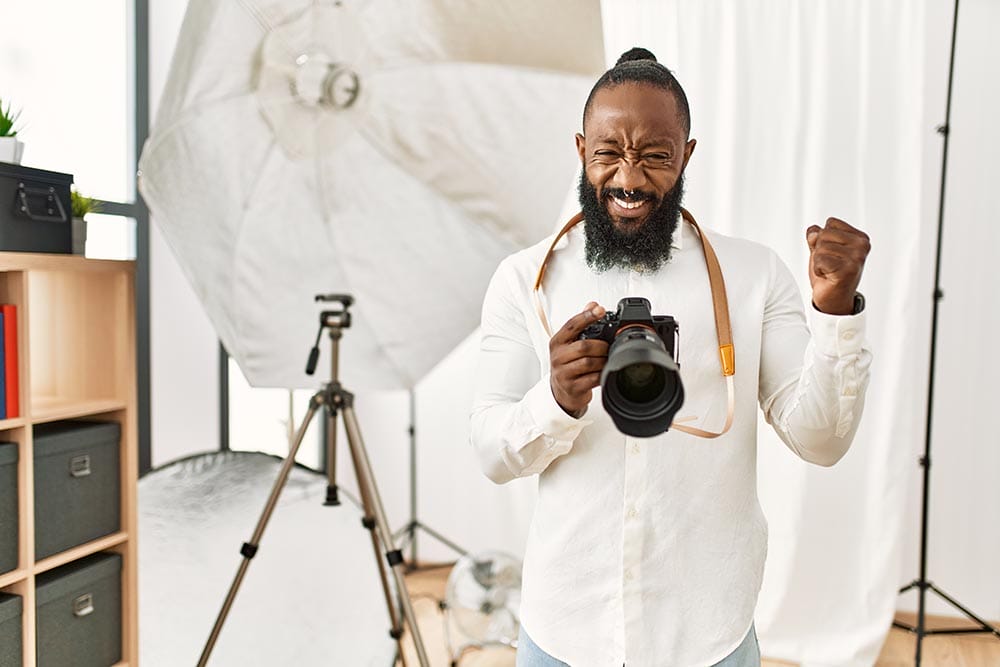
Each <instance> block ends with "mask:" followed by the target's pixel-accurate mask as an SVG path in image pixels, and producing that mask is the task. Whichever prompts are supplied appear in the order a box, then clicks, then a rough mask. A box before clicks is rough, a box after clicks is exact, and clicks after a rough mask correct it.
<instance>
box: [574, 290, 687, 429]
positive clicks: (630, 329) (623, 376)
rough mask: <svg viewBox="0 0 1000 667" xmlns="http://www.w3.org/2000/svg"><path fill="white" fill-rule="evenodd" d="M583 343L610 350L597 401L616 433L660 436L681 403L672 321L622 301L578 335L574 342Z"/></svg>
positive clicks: (639, 302) (644, 303) (641, 304)
mask: <svg viewBox="0 0 1000 667" xmlns="http://www.w3.org/2000/svg"><path fill="white" fill-rule="evenodd" d="M587 339H597V340H603V341H607V342H608V343H609V344H610V346H611V347H609V348H608V360H607V362H606V363H605V364H604V370H603V371H602V372H601V396H602V402H603V403H604V409H605V410H607V411H608V414H609V415H611V419H612V420H613V421H614V423H615V426H616V427H617V428H618V430H619V431H621V432H622V433H624V434H626V435H631V436H636V437H640V438H648V437H651V436H654V435H659V434H660V433H665V432H666V431H667V430H668V429H669V428H670V424H671V423H672V422H673V420H674V415H675V414H677V411H678V410H680V408H681V406H682V405H683V404H684V386H683V385H682V384H681V376H680V373H679V369H680V366H679V365H678V363H677V354H678V348H679V344H680V337H679V333H678V330H677V322H676V321H675V320H674V318H673V317H670V316H669V315H653V314H652V310H651V307H650V304H649V301H648V300H647V299H644V298H642V297H626V298H624V299H622V300H621V301H619V302H618V310H617V311H615V312H614V313H612V312H610V311H608V312H607V313H605V314H604V317H602V318H601V319H600V320H598V321H597V322H595V323H593V324H591V325H590V326H588V327H587V328H586V329H584V330H583V332H582V333H581V334H580V340H587Z"/></svg>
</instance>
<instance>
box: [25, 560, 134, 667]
mask: <svg viewBox="0 0 1000 667" xmlns="http://www.w3.org/2000/svg"><path fill="white" fill-rule="evenodd" d="M121 569H122V557H121V556H120V555H118V554H115V553H99V554H94V555H93V556H87V557H86V558H82V559H80V560H78V561H75V562H73V563H70V564H69V565H64V566H62V567H60V568H56V569H55V570H51V571H49V572H45V573H43V574H40V575H39V576H38V577H37V578H36V579H35V622H36V628H35V629H36V634H35V637H36V646H37V650H38V656H37V664H38V667H108V666H109V665H113V664H115V663H116V662H120V661H121V655H122V579H121Z"/></svg>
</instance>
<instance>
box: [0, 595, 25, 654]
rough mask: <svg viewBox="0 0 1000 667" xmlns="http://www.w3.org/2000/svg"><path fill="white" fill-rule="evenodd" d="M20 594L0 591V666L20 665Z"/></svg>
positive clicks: (21, 651)
mask: <svg viewBox="0 0 1000 667" xmlns="http://www.w3.org/2000/svg"><path fill="white" fill-rule="evenodd" d="M21 608H22V602H21V598H20V596H17V595H7V594H5V593H0V667H22V665H23V664H24V658H23V655H22V653H23V644H22V643H21V627H22V625H21V623H22V621H21Z"/></svg>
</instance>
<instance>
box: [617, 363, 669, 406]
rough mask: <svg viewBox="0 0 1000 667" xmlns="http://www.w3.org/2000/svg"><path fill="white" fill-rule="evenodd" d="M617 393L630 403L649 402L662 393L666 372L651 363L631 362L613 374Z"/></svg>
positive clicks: (665, 381) (665, 382)
mask: <svg viewBox="0 0 1000 667" xmlns="http://www.w3.org/2000/svg"><path fill="white" fill-rule="evenodd" d="M615 381H616V383H617V384H618V393H619V394H621V396H622V398H624V399H625V400H626V401H631V402H632V403H649V402H650V401H654V400H656V398H657V397H658V396H659V395H660V394H661V393H663V388H664V387H665V386H666V384H667V372H666V370H665V369H664V368H662V367H661V366H656V365H654V364H651V363H641V364H632V365H631V366H626V367H625V368H623V369H621V370H620V371H618V373H617V374H616V375H615Z"/></svg>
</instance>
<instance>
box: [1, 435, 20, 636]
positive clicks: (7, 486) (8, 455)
mask: <svg viewBox="0 0 1000 667" xmlns="http://www.w3.org/2000/svg"><path fill="white" fill-rule="evenodd" d="M17 524H18V521H17V445H16V444H15V443H11V442H0V574H3V573H4V572H10V571H11V570H16V569H17V546H18V542H17ZM0 646H2V644H0Z"/></svg>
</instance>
